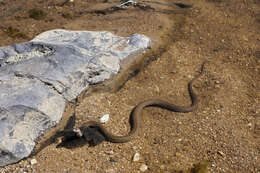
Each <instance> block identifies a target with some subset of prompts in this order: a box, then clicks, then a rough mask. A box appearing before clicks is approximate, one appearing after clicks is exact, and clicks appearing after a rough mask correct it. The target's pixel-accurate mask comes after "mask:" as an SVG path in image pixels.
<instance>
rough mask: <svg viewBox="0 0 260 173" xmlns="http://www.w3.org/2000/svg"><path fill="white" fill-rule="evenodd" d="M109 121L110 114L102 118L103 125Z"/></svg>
mask: <svg viewBox="0 0 260 173" xmlns="http://www.w3.org/2000/svg"><path fill="white" fill-rule="evenodd" d="M108 120H109V114H105V115H103V116H102V117H101V118H100V122H101V123H106V122H107V121H108Z"/></svg>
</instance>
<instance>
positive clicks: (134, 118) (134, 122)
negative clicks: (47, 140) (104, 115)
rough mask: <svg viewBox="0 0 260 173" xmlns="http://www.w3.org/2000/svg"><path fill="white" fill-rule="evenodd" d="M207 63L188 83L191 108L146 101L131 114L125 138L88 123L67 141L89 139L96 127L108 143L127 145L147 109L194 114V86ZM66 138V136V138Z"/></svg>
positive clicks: (99, 124) (73, 132)
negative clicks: (88, 136) (155, 108)
mask: <svg viewBox="0 0 260 173" xmlns="http://www.w3.org/2000/svg"><path fill="white" fill-rule="evenodd" d="M204 66H205V62H204V63H203V64H202V66H201V69H200V72H199V74H198V75H197V76H196V77H194V78H193V79H192V80H191V81H190V82H189V83H188V91H189V95H190V98H191V105H189V106H178V105H175V104H172V103H169V102H167V101H164V100H161V99H149V100H145V101H143V102H140V103H139V104H138V105H137V106H136V107H135V108H134V109H133V110H132V112H131V114H130V119H129V123H130V126H131V128H130V132H129V133H127V134H126V135H123V136H116V135H114V134H112V133H110V132H108V131H107V129H106V128H105V127H104V126H103V125H102V124H101V123H99V122H97V121H88V122H86V123H84V124H83V125H82V126H81V127H80V128H74V129H73V130H72V131H71V130H70V132H69V133H67V139H68V138H73V137H75V136H76V137H84V138H87V137H86V135H85V131H86V129H87V128H89V127H96V128H98V130H99V132H101V133H102V135H103V136H104V137H105V139H106V140H107V141H110V142H113V143H125V142H128V141H130V140H132V139H133V137H134V135H135V134H136V132H137V130H138V129H139V125H140V123H141V122H140V119H139V117H140V115H141V113H142V110H143V109H144V108H145V107H150V106H155V107H160V108H163V109H167V110H170V111H174V112H183V113H187V112H192V111H194V110H195V109H196V108H197V106H198V97H197V95H196V94H195V92H194V91H193V88H192V85H193V83H194V81H195V80H197V79H198V78H199V77H200V76H201V75H202V73H203V71H204ZM65 138H66V136H65ZM64 140H65V141H66V139H63V140H62V141H64Z"/></svg>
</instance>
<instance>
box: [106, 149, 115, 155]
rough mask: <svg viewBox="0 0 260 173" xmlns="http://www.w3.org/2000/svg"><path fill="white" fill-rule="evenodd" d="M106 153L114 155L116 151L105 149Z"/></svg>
mask: <svg viewBox="0 0 260 173" xmlns="http://www.w3.org/2000/svg"><path fill="white" fill-rule="evenodd" d="M105 153H106V154H108V155H113V154H114V151H113V150H111V151H105Z"/></svg>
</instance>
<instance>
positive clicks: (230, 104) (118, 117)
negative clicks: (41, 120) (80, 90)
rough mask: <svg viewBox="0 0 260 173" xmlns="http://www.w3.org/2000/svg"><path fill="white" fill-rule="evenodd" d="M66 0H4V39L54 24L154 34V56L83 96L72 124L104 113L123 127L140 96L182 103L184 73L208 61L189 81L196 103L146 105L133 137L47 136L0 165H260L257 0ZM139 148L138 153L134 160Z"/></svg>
mask: <svg viewBox="0 0 260 173" xmlns="http://www.w3.org/2000/svg"><path fill="white" fill-rule="evenodd" d="M138 1H139V2H143V1H141V0H138ZM62 2H64V1H61V0H59V1H58V0H45V1H43V0H19V1H18V0H17V1H15V3H14V2H13V1H8V0H0V38H1V40H0V45H1V46H4V45H9V44H14V43H17V42H23V41H27V40H30V39H32V38H33V37H34V36H36V35H37V34H39V33H41V32H43V31H46V30H50V29H55V28H64V29H72V30H108V31H112V32H114V33H116V34H118V35H123V36H128V35H131V34H133V33H141V34H145V35H148V36H150V37H151V38H153V39H154V40H157V41H156V45H155V46H154V47H153V49H152V50H151V51H150V52H148V53H147V54H146V55H145V56H146V58H148V59H150V60H151V61H150V63H149V64H148V65H147V66H146V67H145V68H143V69H142V70H140V72H139V73H136V75H135V76H134V77H132V78H130V79H129V80H128V81H127V82H126V83H125V84H124V85H123V86H122V87H121V88H120V89H119V90H118V91H116V92H98V93H94V94H91V95H87V96H86V97H85V98H84V99H82V100H81V102H80V104H79V105H78V106H77V107H76V114H75V115H76V125H80V124H82V123H83V122H85V121H87V120H90V119H97V118H100V117H101V116H102V115H104V114H107V113H108V114H110V120H109V121H108V122H107V123H106V124H105V125H106V127H107V128H108V129H109V130H110V131H111V132H113V133H115V134H118V135H119V134H125V133H127V131H128V130H129V124H128V116H129V113H130V111H131V109H132V108H133V107H134V106H135V105H137V104H138V103H139V102H140V101H142V100H145V99H148V98H151V97H162V98H165V99H167V100H170V101H171V102H174V103H176V104H179V105H188V104H190V99H189V96H188V92H187V82H188V81H190V80H191V79H192V78H193V77H194V75H196V74H197V73H198V70H199V69H200V66H201V64H202V62H203V61H204V60H208V61H209V62H208V63H207V64H206V69H205V73H204V75H203V76H202V77H201V78H200V79H199V80H198V81H196V83H195V89H196V93H197V94H198V95H199V98H200V103H199V108H198V109H197V110H196V111H194V112H192V113H186V114H184V113H175V112H170V111H167V110H162V109H160V108H146V109H145V110H144V111H143V121H144V122H145V123H144V125H142V129H141V132H140V133H138V136H137V137H136V139H134V140H132V141H131V142H128V143H124V144H113V143H109V142H103V143H101V144H100V145H97V146H95V147H89V146H88V145H80V146H77V145H75V144H73V145H72V146H75V147H62V148H56V144H50V145H48V146H47V147H45V148H44V149H42V150H41V151H40V152H38V153H37V154H35V155H33V156H31V157H30V158H27V159H24V160H22V161H20V162H18V163H16V164H13V165H9V166H6V167H4V168H0V172H64V173H78V172H79V173H80V172H90V173H92V172H97V173H103V172H107V173H117V172H122V173H123V172H126V173H128V172H133V173H134V172H141V170H140V167H142V165H146V166H147V167H148V169H147V170H146V172H165V173H172V172H178V170H190V169H191V168H192V167H193V165H194V164H196V163H201V162H204V161H208V166H207V171H208V172H210V173H223V172H227V173H250V172H252V173H257V172H260V77H259V76H260V1H259V0H196V1H195V0H194V1H186V0H183V1H177V0H147V1H145V2H143V6H141V7H128V8H127V10H120V11H113V10H111V8H109V7H111V6H114V5H116V4H119V0H107V1H106V0H85V1H79V0H74V2H67V3H65V4H62ZM178 3H181V4H178ZM32 9H36V10H32ZM104 9H107V10H104ZM137 152H138V153H140V155H141V158H140V160H139V161H136V162H134V161H133V159H132V158H133V156H134V155H135V153H137ZM34 159H36V161H37V163H36V164H32V160H34ZM193 171H194V169H193ZM194 172H195V171H194Z"/></svg>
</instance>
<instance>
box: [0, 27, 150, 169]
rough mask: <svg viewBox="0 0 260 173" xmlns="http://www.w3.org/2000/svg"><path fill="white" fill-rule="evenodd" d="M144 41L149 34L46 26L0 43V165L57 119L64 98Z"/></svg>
mask: <svg viewBox="0 0 260 173" xmlns="http://www.w3.org/2000/svg"><path fill="white" fill-rule="evenodd" d="M149 46H150V39H149V38H148V37H146V36H144V35H138V34H135V35H133V36H131V37H119V36H115V35H113V34H112V33H110V32H91V31H66V30H51V31H47V32H44V33H42V34H40V35H38V36H37V37H35V38H34V39H33V40H31V41H29V42H26V43H20V44H16V45H13V46H5V47H0V166H5V165H7V164H10V163H14V162H17V161H19V160H21V159H22V158H24V157H27V156H29V155H30V153H31V152H32V150H33V148H34V146H35V141H36V140H37V138H38V137H39V136H40V135H42V134H43V133H44V131H45V130H46V129H48V128H50V127H52V126H54V125H55V124H57V123H58V122H59V121H60V119H61V117H62V114H63V112H64V109H65V106H66V104H67V102H68V101H71V100H73V99H75V98H76V97H77V96H78V95H79V94H80V93H81V92H82V91H83V90H86V89H87V88H88V86H89V85H91V84H96V83H100V82H102V81H104V80H106V79H109V78H110V77H111V75H113V74H116V73H118V72H119V70H120V61H121V60H123V59H125V58H127V57H130V55H131V57H133V55H136V54H138V53H140V52H142V51H143V50H145V49H146V48H148V47H149Z"/></svg>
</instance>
